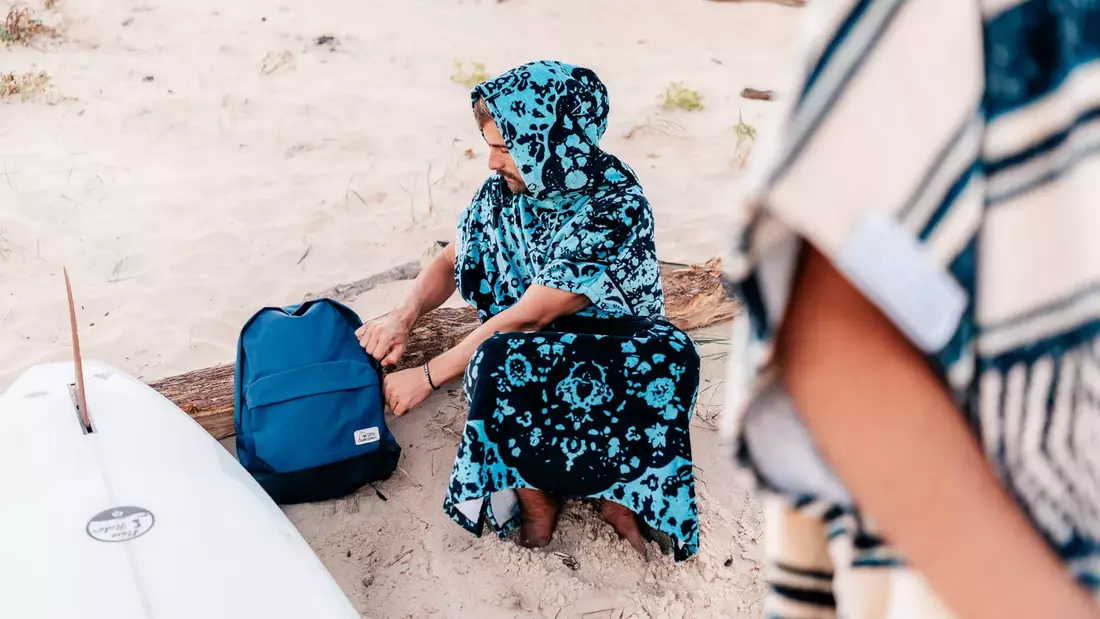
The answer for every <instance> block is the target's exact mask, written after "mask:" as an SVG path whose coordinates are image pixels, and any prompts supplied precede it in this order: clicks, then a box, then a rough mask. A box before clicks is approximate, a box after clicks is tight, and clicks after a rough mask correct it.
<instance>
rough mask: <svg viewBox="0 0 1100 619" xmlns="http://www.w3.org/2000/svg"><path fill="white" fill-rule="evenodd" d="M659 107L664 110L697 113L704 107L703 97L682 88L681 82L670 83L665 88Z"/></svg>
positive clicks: (697, 92)
mask: <svg viewBox="0 0 1100 619" xmlns="http://www.w3.org/2000/svg"><path fill="white" fill-rule="evenodd" d="M661 107H662V108H664V109H666V110H682V111H684V112H698V111H700V110H702V109H703V108H704V107H705V106H704V104H703V95H701V94H699V91H697V90H692V89H690V88H688V87H686V86H684V84H683V82H672V83H671V84H669V85H668V86H667V87H666V88H665V98H664V101H662V102H661Z"/></svg>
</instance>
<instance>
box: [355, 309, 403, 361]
mask: <svg viewBox="0 0 1100 619" xmlns="http://www.w3.org/2000/svg"><path fill="white" fill-rule="evenodd" d="M411 326H412V325H411V324H410V323H409V322H408V320H406V319H405V318H404V317H402V316H401V312H398V311H393V312H390V313H389V314H386V315H385V316H382V317H381V318H377V319H375V320H372V321H370V322H368V323H367V324H365V325H363V326H362V327H359V328H358V329H357V330H356V331H355V337H357V338H359V345H360V346H362V347H363V350H366V351H367V354H369V355H370V356H372V357H374V358H375V359H377V360H378V361H379V362H381V363H382V365H383V366H390V365H394V364H395V363H397V362H398V361H399V360H400V359H401V355H403V354H405V346H406V345H407V344H408V341H409V329H410V327H411Z"/></svg>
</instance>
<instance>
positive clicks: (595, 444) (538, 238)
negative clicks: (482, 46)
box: [444, 62, 699, 559]
mask: <svg viewBox="0 0 1100 619" xmlns="http://www.w3.org/2000/svg"><path fill="white" fill-rule="evenodd" d="M479 98H482V99H484V100H485V101H486V103H487V104H488V107H489V109H490V111H491V113H492V116H493V119H494V121H495V123H496V125H497V127H498V129H499V130H500V132H501V135H502V136H503V137H504V139H505V142H506V143H507V146H508V148H509V150H510V151H511V154H512V157H513V159H514V161H515V163H516V165H517V167H518V168H519V170H520V173H521V174H522V176H523V180H524V182H525V183H526V185H527V193H526V194H525V195H518V194H515V193H512V192H511V191H510V190H509V188H508V186H507V183H505V182H504V179H502V178H501V177H500V176H499V175H495V174H494V175H493V176H492V177H490V178H489V179H488V180H486V181H485V183H484V184H483V185H482V187H481V189H480V190H479V191H478V192H477V194H476V195H475V196H474V199H473V201H472V202H471V204H470V205H469V207H468V208H467V209H466V210H465V212H463V214H462V216H461V218H460V221H459V226H458V234H457V242H456V252H455V277H456V278H457V281H458V287H459V291H460V293H461V294H462V296H463V298H464V299H466V301H468V302H469V303H470V304H471V305H473V306H474V307H475V308H476V309H477V310H478V312H479V315H480V317H481V319H482V320H483V321H484V320H487V319H489V318H491V317H492V316H494V315H496V314H498V313H500V312H502V311H504V310H505V309H507V308H509V307H511V306H512V305H514V304H515V303H516V302H518V301H519V299H520V297H522V296H523V293H524V292H525V291H526V290H527V288H528V287H529V286H531V285H532V284H538V285H542V286H548V287H552V288H557V289H560V290H565V291H569V292H573V293H577V294H582V295H585V296H587V297H588V298H589V299H590V300H591V305H589V306H588V307H587V308H586V309H585V310H583V311H581V312H579V313H578V314H577V315H574V316H569V317H565V318H562V319H560V320H558V321H556V322H555V323H554V324H552V325H550V326H549V327H548V328H546V329H545V330H543V331H541V332H535V333H499V334H497V335H495V336H493V337H492V338H490V339H489V340H487V341H486V342H485V343H484V344H483V345H482V346H481V347H480V348H479V349H478V351H477V353H476V354H475V355H474V357H473V359H471V361H470V364H469V366H468V367H467V370H466V376H465V384H464V386H465V391H466V397H467V400H468V402H469V405H470V409H469V416H468V418H467V423H466V429H465V432H464V436H463V439H462V443H461V445H460V447H459V452H458V455H457V458H456V462H455V468H454V471H453V473H452V476H451V483H450V487H449V490H448V494H447V499H446V502H445V506H444V508H445V510H446V512H447V514H448V515H449V516H450V517H451V518H453V519H454V520H455V521H457V522H458V523H459V524H461V525H462V526H463V527H465V528H466V529H468V530H469V531H471V532H473V533H476V534H480V532H481V530H482V527H483V525H484V524H485V523H486V522H487V523H488V524H489V525H490V526H492V527H493V528H494V529H495V530H496V531H497V532H498V533H499V534H501V535H504V534H506V533H507V532H508V531H509V530H511V529H512V528H513V527H514V526H515V524H516V523H517V522H518V515H519V512H518V509H519V506H518V503H517V501H516V498H515V493H514V492H513V490H514V489H515V488H537V489H540V490H543V491H545V492H550V493H553V494H558V495H562V496H571V497H588V498H601V499H607V500H611V501H615V502H617V503H620V504H622V505H625V506H626V507H628V508H630V509H631V510H633V511H634V512H635V513H637V514H638V515H639V517H640V518H641V519H642V521H644V523H645V524H646V525H648V526H649V527H651V528H652V529H655V530H658V531H660V532H662V533H664V534H666V535H667V536H669V537H671V538H672V540H673V541H674V544H673V546H674V552H675V555H676V557H677V558H678V559H683V558H686V557H688V556H690V555H691V554H694V553H695V552H696V550H697V549H698V543H699V542H698V535H699V527H698V521H697V512H696V505H695V485H694V477H693V470H692V463H691V447H690V441H689V429H688V428H689V423H690V420H691V414H692V408H693V406H694V404H695V397H696V390H697V388H698V384H699V356H698V353H697V351H696V349H695V346H694V343H693V342H692V341H691V339H690V338H689V337H688V336H687V335H686V334H685V333H683V332H682V331H680V330H679V329H677V328H676V327H674V326H673V325H671V324H670V323H669V322H668V321H666V320H665V319H664V318H663V317H662V316H661V315H662V313H663V311H664V299H663V295H662V291H661V282H660V277H659V269H658V264H657V256H656V250H655V246H654V240H653V215H652V212H651V210H650V207H649V203H648V202H647V201H646V199H645V196H644V194H643V193H642V188H641V186H640V185H639V184H638V180H637V178H636V177H635V175H634V172H633V171H632V170H631V169H630V168H629V167H628V166H627V165H626V164H624V163H623V162H621V161H620V160H619V159H617V158H615V157H614V156H612V155H610V154H608V153H605V152H603V151H602V150H600V148H599V141H600V138H601V137H602V136H603V133H604V131H605V129H606V127H607V115H608V100H607V91H606V89H605V88H604V85H603V84H602V83H601V82H600V80H599V78H597V77H596V74H595V73H593V72H592V71H590V70H587V69H584V68H580V67H575V66H570V65H565V64H561V63H557V62H536V63H532V64H527V65H524V66H521V67H518V68H516V69H513V70H512V71H509V72H508V73H505V74H504V75H502V76H500V77H498V78H496V79H493V80H491V81H488V82H486V83H484V84H481V85H480V86H478V87H477V88H475V89H474V91H473V100H474V101H475V102H476V101H477V100H478V99H479Z"/></svg>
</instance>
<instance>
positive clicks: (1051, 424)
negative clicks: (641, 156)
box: [730, 0, 1100, 619]
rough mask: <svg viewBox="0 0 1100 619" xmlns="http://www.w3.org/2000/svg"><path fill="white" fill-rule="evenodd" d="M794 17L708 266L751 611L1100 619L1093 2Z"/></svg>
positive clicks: (1098, 17) (1097, 39) (1096, 18)
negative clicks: (719, 274)
mask: <svg viewBox="0 0 1100 619" xmlns="http://www.w3.org/2000/svg"><path fill="white" fill-rule="evenodd" d="M809 6H810V8H809V9H808V11H809V14H808V15H807V19H808V24H809V25H810V28H809V30H808V40H807V41H806V42H804V45H805V46H804V47H803V48H802V49H803V50H804V51H806V52H807V53H808V58H806V63H805V65H804V66H803V67H802V73H801V80H800V83H799V86H798V88H796V89H795V90H794V91H793V96H794V97H795V101H794V102H793V103H792V105H793V108H792V111H791V114H790V116H789V117H788V120H787V122H786V124H785V127H784V132H783V135H782V137H781V139H780V140H779V141H778V142H777V143H776V144H775V145H774V146H775V149H774V151H773V152H772V153H770V156H769V157H768V158H767V160H766V161H765V162H764V163H763V165H762V166H761V167H760V168H759V169H758V172H759V176H758V177H757V180H758V182H757V184H756V185H755V188H754V191H753V196H752V199H751V200H750V217H749V218H748V220H747V222H748V225H747V226H746V227H745V229H744V230H743V231H742V232H743V234H742V236H741V239H740V246H739V248H738V250H737V252H735V254H736V255H735V260H734V262H733V264H732V265H731V267H730V270H731V272H730V275H731V277H732V279H733V281H734V282H735V284H736V287H737V289H738V291H739V292H740V294H741V295H742V297H743V299H744V300H745V303H746V307H747V308H748V310H749V311H748V314H749V317H750V320H749V321H748V326H747V328H746V333H747V340H746V342H745V351H746V352H747V353H748V356H747V357H746V359H747V363H748V365H747V368H748V370H749V371H748V372H747V374H748V377H749V379H750V381H749V382H750V385H749V390H748V391H747V394H748V395H747V398H746V400H745V406H743V407H741V406H738V407H737V410H736V415H735V419H736V424H735V427H736V428H737V443H736V444H737V460H738V462H739V464H740V465H741V466H742V467H744V469H745V470H747V471H750V472H751V473H752V479H753V480H754V481H755V483H756V484H757V487H758V490H759V492H758V495H759V496H760V498H761V500H762V501H763V503H764V506H765V514H766V516H765V518H766V524H765V527H766V531H767V533H766V543H765V548H766V555H767V566H766V572H765V577H766V579H767V580H768V581H769V584H770V585H771V595H770V596H769V598H768V600H767V602H766V607H765V613H766V615H767V616H769V617H771V616H774V617H833V616H843V617H845V618H847V619H883V618H888V619H896V618H901V617H914V618H916V617H919V618H943V617H960V618H963V619H978V618H990V619H992V618H996V619H1006V618H1014V617H1020V618H1024V617H1027V618H1052V619H1053V618H1059V619H1069V618H1074V619H1076V618H1082V619H1083V618H1086V617H1087V618H1094V619H1095V618H1096V617H1100V612H1098V611H1097V608H1098V606H1097V604H1096V601H1095V600H1096V596H1097V591H1098V589H1100V340H1098V339H1097V334H1098V333H1100V241H1098V239H1100V61H1098V59H1100V3H1097V2H1054V1H1053V0H1047V1H1039V0H1030V1H1020V0H984V1H978V0H923V1H921V2H916V1H909V2H906V1H903V0H870V1H855V0H847V1H834V2H829V1H824V2H811V3H810V5H809Z"/></svg>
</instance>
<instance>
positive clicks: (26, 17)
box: [0, 6, 57, 46]
mask: <svg viewBox="0 0 1100 619" xmlns="http://www.w3.org/2000/svg"><path fill="white" fill-rule="evenodd" d="M56 34H57V31H56V30H54V29H53V28H50V27H49V26H46V25H45V24H43V23H42V20H40V19H37V18H36V17H35V15H34V13H33V12H31V10H30V9H28V8H26V7H23V8H19V7H18V6H13V7H11V9H9V10H8V15H7V17H6V18H5V19H4V25H3V27H0V42H2V43H3V44H4V45H9V46H10V45H24V46H27V45H30V44H31V43H33V42H34V41H35V40H36V39H38V38H39V37H52V36H54V35H56Z"/></svg>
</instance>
